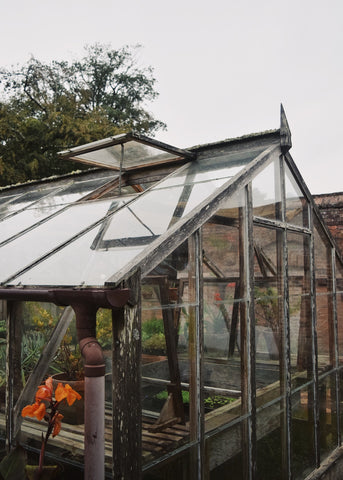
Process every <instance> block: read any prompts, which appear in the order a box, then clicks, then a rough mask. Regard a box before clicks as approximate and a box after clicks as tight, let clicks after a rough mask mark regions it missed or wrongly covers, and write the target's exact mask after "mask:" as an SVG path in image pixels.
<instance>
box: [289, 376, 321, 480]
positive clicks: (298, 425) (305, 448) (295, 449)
mask: <svg viewBox="0 0 343 480" xmlns="http://www.w3.org/2000/svg"><path fill="white" fill-rule="evenodd" d="M291 410H292V426H291V448H292V451H291V464H292V475H293V477H294V479H299V480H300V479H303V478H305V477H306V475H308V474H309V473H310V472H311V471H312V470H314V469H315V451H314V418H313V384H312V383H311V384H310V385H308V386H307V387H304V388H303V389H301V390H299V391H297V392H296V393H294V394H293V395H292V409H291Z"/></svg>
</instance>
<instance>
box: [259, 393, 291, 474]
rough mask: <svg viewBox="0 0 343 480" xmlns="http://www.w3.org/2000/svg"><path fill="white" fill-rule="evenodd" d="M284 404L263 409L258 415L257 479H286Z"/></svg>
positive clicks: (279, 403) (278, 403)
mask: <svg viewBox="0 0 343 480" xmlns="http://www.w3.org/2000/svg"><path fill="white" fill-rule="evenodd" d="M284 412H285V409H284V405H283V402H276V403H274V404H273V405H272V406H269V407H266V408H262V409H260V410H259V411H258V413H257V420H256V435H257V452H256V460H257V461H256V479H259V480H268V479H270V480H274V479H276V478H286V475H285V474H283V472H287V463H286V459H287V444H286V441H285V439H286V437H285V420H286V418H285V413H284Z"/></svg>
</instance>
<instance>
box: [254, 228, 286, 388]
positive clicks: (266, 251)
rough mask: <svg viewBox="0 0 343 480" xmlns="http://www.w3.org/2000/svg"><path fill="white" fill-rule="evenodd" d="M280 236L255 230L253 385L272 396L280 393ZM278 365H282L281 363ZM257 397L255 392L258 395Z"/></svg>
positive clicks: (258, 229)
mask: <svg viewBox="0 0 343 480" xmlns="http://www.w3.org/2000/svg"><path fill="white" fill-rule="evenodd" d="M281 240H282V239H281V233H280V232H277V231H276V230H272V229H266V228H260V227H254V247H255V265H254V271H255V292H254V296H255V325H256V326H255V342H256V362H257V363H256V386H257V389H259V388H262V387H265V386H266V385H269V386H270V389H271V392H272V393H273V396H274V397H278V396H279V395H280V394H281V393H282V392H283V388H284V387H283V385H282V380H283V379H284V378H285V377H284V376H283V373H282V371H281V366H282V365H283V363H282V362H281V359H282V352H283V338H284V329H283V301H282V298H283V295H282V276H281V267H282V266H281V258H280V255H281V253H282V252H281V249H282V241H281ZM280 362H281V363H280ZM257 395H258V393H257Z"/></svg>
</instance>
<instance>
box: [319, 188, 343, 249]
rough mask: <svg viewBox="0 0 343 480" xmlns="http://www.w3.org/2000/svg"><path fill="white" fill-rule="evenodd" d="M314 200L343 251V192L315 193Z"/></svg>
mask: <svg viewBox="0 0 343 480" xmlns="http://www.w3.org/2000/svg"><path fill="white" fill-rule="evenodd" d="M314 201H315V202H316V204H317V206H318V207H319V209H320V212H321V214H322V216H323V218H324V220H325V222H326V224H327V226H328V227H329V229H330V232H331V234H332V236H333V237H334V239H335V240H336V242H337V245H338V247H339V248H340V249H341V253H343V192H338V193H326V194H321V195H314Z"/></svg>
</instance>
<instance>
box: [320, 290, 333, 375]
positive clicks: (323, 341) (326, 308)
mask: <svg viewBox="0 0 343 480" xmlns="http://www.w3.org/2000/svg"><path fill="white" fill-rule="evenodd" d="M316 312H317V343H318V373H319V375H320V374H321V373H324V372H326V371H328V370H330V369H331V368H334V367H335V365H336V361H335V337H334V325H333V308H332V295H331V294H328V295H325V294H322V295H317V296H316Z"/></svg>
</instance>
